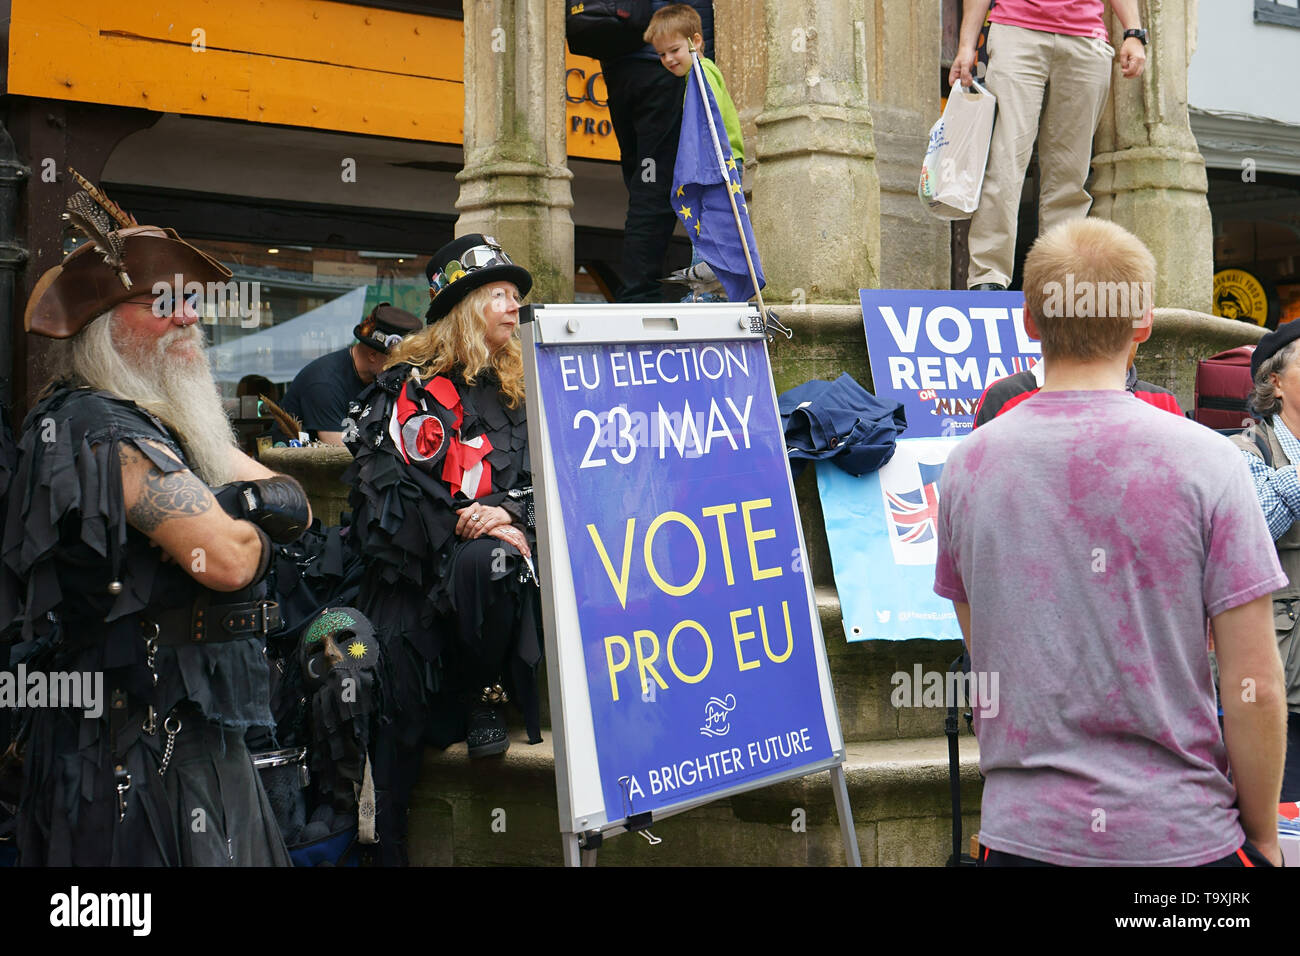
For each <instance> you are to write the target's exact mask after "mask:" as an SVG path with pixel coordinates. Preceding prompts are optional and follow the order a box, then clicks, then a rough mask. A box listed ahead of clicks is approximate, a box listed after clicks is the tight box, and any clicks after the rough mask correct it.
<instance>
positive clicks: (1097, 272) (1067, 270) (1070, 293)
mask: <svg viewBox="0 0 1300 956" xmlns="http://www.w3.org/2000/svg"><path fill="white" fill-rule="evenodd" d="M1155 278H1156V259H1155V256H1153V255H1152V254H1151V250H1150V249H1148V248H1147V247H1146V245H1145V244H1144V243H1143V242H1142V240H1141V239H1139V238H1138V237H1137V236H1135V235H1133V234H1132V233H1131V232H1129V231H1128V230H1127V229H1125V228H1124V227H1123V226H1119V225H1116V224H1115V223H1113V222H1110V221H1109V220H1106V219H1095V218H1091V217H1089V218H1086V219H1071V220H1069V221H1068V222H1064V223H1062V224H1061V225H1059V226H1056V227H1055V228H1053V229H1051V230H1049V231H1047V232H1045V233H1044V234H1043V235H1041V236H1039V237H1038V239H1037V241H1036V242H1034V245H1033V247H1032V248H1031V249H1030V250H1029V255H1028V256H1027V257H1026V258H1025V281H1024V290H1025V309H1026V310H1027V311H1028V312H1029V314H1030V315H1032V316H1033V318H1034V323H1035V324H1036V325H1037V326H1038V331H1039V333H1040V336H1041V340H1042V345H1043V357H1044V358H1051V357H1053V356H1060V357H1062V358H1072V359H1079V360H1084V361H1087V360H1091V359H1098V358H1105V357H1107V356H1111V355H1114V354H1115V353H1117V352H1122V351H1127V350H1128V348H1129V347H1130V346H1131V345H1132V343H1133V328H1134V323H1135V321H1136V320H1138V319H1140V318H1141V317H1142V316H1143V315H1144V314H1145V313H1146V311H1147V309H1149V308H1151V307H1152V306H1153V305H1154V286H1155Z"/></svg>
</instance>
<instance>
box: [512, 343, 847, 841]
mask: <svg viewBox="0 0 1300 956" xmlns="http://www.w3.org/2000/svg"><path fill="white" fill-rule="evenodd" d="M732 327H733V328H734V326H732ZM536 362H537V366H536V368H537V382H538V386H539V388H540V391H541V395H542V398H543V402H542V404H543V407H544V411H545V424H546V428H545V433H546V442H547V445H548V447H547V449H546V452H545V453H546V454H548V455H549V456H550V457H551V459H552V461H553V465H554V476H555V477H554V480H555V484H556V488H555V490H556V491H557V492H558V501H559V504H560V510H561V512H562V515H556V514H553V513H548V517H547V520H548V521H550V522H552V523H555V522H558V521H562V524H563V529H564V538H565V541H566V543H567V548H568V554H567V559H568V565H569V569H570V570H571V572H572V590H573V599H574V601H575V603H576V611H577V624H578V630H579V631H580V639H581V646H582V655H581V657H582V661H583V666H584V669H585V690H586V696H587V698H588V699H589V706H590V711H591V725H592V728H593V731H594V744H595V758H596V759H595V764H596V771H595V772H596V773H598V775H599V788H600V792H601V794H602V796H603V801H604V807H605V816H606V819H608V820H617V819H622V818H626V817H630V816H633V815H636V814H642V813H645V812H646V811H658V810H661V809H663V808H670V807H672V806H674V805H677V804H681V803H691V802H700V801H701V798H707V797H708V796H709V795H714V794H719V793H721V792H723V791H734V790H736V789H748V788H750V787H753V786H757V785H759V784H760V783H761V782H763V781H765V780H768V779H770V778H773V777H788V776H793V775H797V771H798V768H800V767H808V766H812V765H820V766H821V767H825V766H826V764H827V761H828V760H829V759H830V758H832V756H833V755H834V753H835V751H836V750H838V749H840V748H842V742H841V740H840V738H839V728H838V722H837V720H836V719H835V717H834V709H833V700H832V699H831V698H830V697H829V678H828V675H827V674H826V673H825V666H824V660H825V652H824V648H823V647H822V644H821V640H822V638H821V633H820V627H819V626H818V625H817V622H816V618H815V617H814V610H815V609H814V607H813V605H812V601H811V589H810V587H809V584H808V580H807V576H806V574H805V571H804V567H803V558H802V541H801V538H800V534H799V526H798V515H797V513H796V511H795V508H794V504H793V498H792V493H791V484H790V478H789V472H788V467H787V464H786V458H785V447H784V441H783V436H782V432H781V425H780V420H779V418H778V417H777V411H776V404H775V398H774V393H773V388H772V382H771V376H770V373H769V370H768V361H767V352H766V349H765V347H764V343H763V341H762V339H761V338H758V337H751V338H749V339H747V340H738V341H668V342H648V343H643V342H634V343H630V344H623V343H602V344H572V345H569V344H563V343H557V344H549V343H548V344H545V345H543V344H539V345H538V346H537V349H536ZM534 461H535V464H534V471H535V472H536V471H537V465H536V457H535V459H534ZM548 473H549V469H548ZM562 637H563V635H562ZM827 701H830V704H829V711H830V714H829V721H828V714H827V709H828V708H827V703H826V702H827Z"/></svg>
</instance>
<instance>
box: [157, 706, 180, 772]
mask: <svg viewBox="0 0 1300 956" xmlns="http://www.w3.org/2000/svg"><path fill="white" fill-rule="evenodd" d="M172 724H175V725H176V726H175V727H174V728H173V727H172ZM182 726H184V725H183V724H182V723H181V720H180V718H179V717H168V718H167V719H166V720H164V721H163V730H164V731H166V733H167V745H166V746H165V747H164V748H163V758H162V763H161V764H159V766H158V776H160V777H161V776H162V775H163V774H165V773H166V772H167V765H168V764H169V763H171V759H172V749H173V748H174V747H175V746H176V735H177V734H179V733H180V732H181V727H182Z"/></svg>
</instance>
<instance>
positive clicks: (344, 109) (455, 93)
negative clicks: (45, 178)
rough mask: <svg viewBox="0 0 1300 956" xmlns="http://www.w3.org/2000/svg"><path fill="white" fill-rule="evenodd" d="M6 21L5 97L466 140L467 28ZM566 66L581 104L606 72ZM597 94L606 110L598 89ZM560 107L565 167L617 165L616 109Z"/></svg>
mask: <svg viewBox="0 0 1300 956" xmlns="http://www.w3.org/2000/svg"><path fill="white" fill-rule="evenodd" d="M10 11H11V19H10V27H9V63H8V67H9V80H8V85H7V88H6V90H5V92H8V93H15V94H21V95H26V96H40V97H48V98H51V99H63V100H76V101H79V102H83V103H105V104H110V105H114V106H135V107H143V108H146V109H152V110H161V111H163V112H169V113H183V114H189V115H195V116H215V117H224V118H229V119H238V120H246V121H249V122H260V123H276V124H284V125H288V126H305V127H310V128H313V129H321V130H333V131H341V132H348V133H368V134H373V135H377V136H394V137H398V138H401V139H414V140H423V141H427V142H439V143H451V144H459V143H460V142H461V141H462V137H463V128H462V122H463V118H464V108H465V91H464V76H463V67H464V58H463V50H464V34H463V32H462V31H463V24H462V23H461V22H460V21H459V20H446V19H442V18H437V17H425V16H419V15H417V14H410V13H398V12H395V11H391V10H377V9H374V8H370V7H357V6H352V5H349V4H345V3H333V2H329V0H148V2H141V0H116V2H113V3H105V2H104V0H57V2H53V0H11V4H10ZM567 65H568V68H569V70H570V73H569V77H568V79H569V85H568V92H569V95H570V97H571V98H575V99H576V98H581V97H584V96H585V95H586V94H587V92H588V91H587V89H586V80H585V78H583V77H580V76H579V75H578V74H577V73H575V72H574V71H575V70H576V71H581V72H582V73H585V74H586V77H587V78H589V77H590V76H591V75H592V74H593V73H596V72H598V71H599V69H600V65H599V64H598V63H597V62H596V61H594V60H588V59H585V58H583V57H574V56H572V55H569V57H568V64H567ZM593 87H594V90H593V92H594V93H595V96H596V99H598V100H600V101H602V102H603V100H604V98H605V88H604V84H603V83H602V82H601V81H600V80H599V79H597V80H596V81H595V83H594V84H593ZM566 108H567V111H568V117H567V120H568V121H567V123H566V130H567V131H568V147H569V155H571V156H577V157H584V158H591V159H617V158H618V144H617V143H616V142H615V139H614V136H613V132H612V130H610V129H609V125H608V119H609V111H608V109H606V108H604V107H600V106H597V105H595V104H593V103H592V102H582V103H572V102H570V103H566ZM575 117H577V119H578V122H577V123H576V124H575V123H574V118H575ZM588 120H590V123H588ZM602 121H604V122H603V123H602ZM575 125H576V126H577V130H576V131H575V129H574V126H575Z"/></svg>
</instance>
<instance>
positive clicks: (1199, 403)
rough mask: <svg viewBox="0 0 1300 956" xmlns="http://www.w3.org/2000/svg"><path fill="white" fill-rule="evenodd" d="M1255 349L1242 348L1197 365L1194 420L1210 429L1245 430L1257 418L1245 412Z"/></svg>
mask: <svg viewBox="0 0 1300 956" xmlns="http://www.w3.org/2000/svg"><path fill="white" fill-rule="evenodd" d="M1254 352H1255V346H1253V345H1240V346H1238V347H1237V348H1235V349H1228V351H1226V352H1220V353H1219V354H1218V355H1211V356H1210V357H1209V358H1207V359H1202V360H1201V361H1200V362H1198V363H1197V365H1196V402H1195V408H1196V411H1195V418H1196V420H1197V421H1198V422H1200V423H1201V424H1202V425H1208V426H1210V427H1211V428H1243V427H1245V425H1247V424H1249V422H1250V420H1251V419H1252V418H1254V417H1255V416H1253V415H1252V414H1251V413H1250V412H1249V411H1247V410H1246V398H1247V397H1248V396H1249V395H1250V392H1251V388H1252V387H1253V382H1252V381H1251V377H1250V357H1251V356H1252V355H1253V354H1254Z"/></svg>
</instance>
